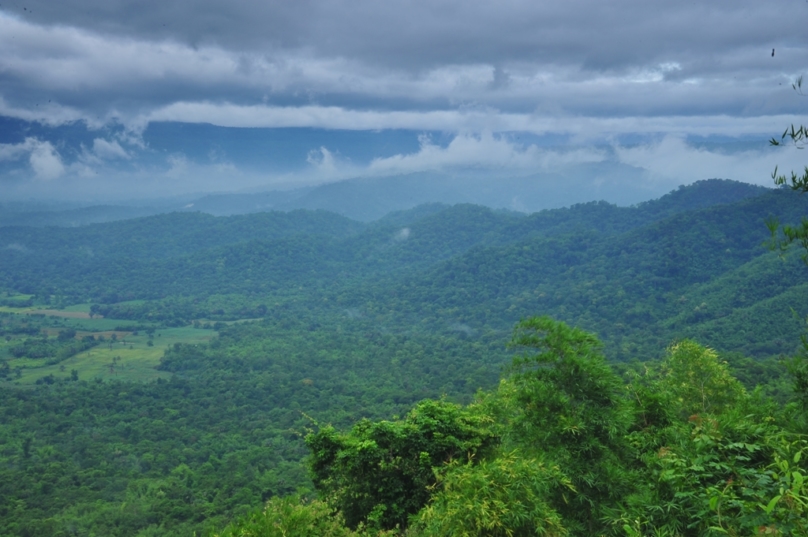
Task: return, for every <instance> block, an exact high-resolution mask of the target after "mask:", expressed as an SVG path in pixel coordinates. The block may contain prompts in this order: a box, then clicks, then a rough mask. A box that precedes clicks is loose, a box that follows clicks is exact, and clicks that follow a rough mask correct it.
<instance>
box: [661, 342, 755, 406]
mask: <svg viewBox="0 0 808 537" xmlns="http://www.w3.org/2000/svg"><path fill="white" fill-rule="evenodd" d="M661 376H662V380H661V382H660V383H659V388H660V390H662V391H664V392H667V393H669V394H670V395H671V396H672V397H671V399H672V401H673V402H674V403H675V404H676V405H677V407H678V408H679V409H680V414H681V415H682V416H683V417H686V416H692V415H696V414H701V413H710V414H720V413H722V412H724V411H725V410H727V409H730V408H734V407H735V406H736V405H737V404H738V403H739V402H740V400H741V399H742V398H743V397H745V396H746V392H745V390H744V388H743V386H742V385H741V383H740V382H738V380H737V379H736V378H735V377H733V376H732V375H731V374H730V372H729V368H728V366H727V363H726V362H721V361H719V359H718V353H716V352H715V351H714V350H713V349H709V348H706V347H703V346H701V345H699V344H698V343H695V342H693V341H690V340H684V341H680V342H678V343H674V344H673V345H671V346H670V347H668V352H667V356H666V357H665V360H664V361H663V362H662V371H661Z"/></svg>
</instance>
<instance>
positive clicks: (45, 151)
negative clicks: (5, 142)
mask: <svg viewBox="0 0 808 537" xmlns="http://www.w3.org/2000/svg"><path fill="white" fill-rule="evenodd" d="M28 161H29V162H30V163H31V168H33V170H34V175H35V176H36V178H37V179H42V180H45V181H50V180H52V179H56V178H57V177H59V176H61V175H62V174H64V173H65V167H64V165H63V164H62V157H60V156H59V153H58V152H57V151H56V148H54V147H53V145H51V143H50V142H41V143H39V145H37V146H36V147H35V148H34V149H33V150H32V151H31V156H30V157H28Z"/></svg>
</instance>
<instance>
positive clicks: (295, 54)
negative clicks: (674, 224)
mask: <svg viewBox="0 0 808 537" xmlns="http://www.w3.org/2000/svg"><path fill="white" fill-rule="evenodd" d="M211 1H212V0H211ZM346 1H347V0H337V1H325V0H306V1H301V2H297V3H295V4H294V5H292V6H288V5H285V4H284V5H283V6H281V4H277V3H274V2H269V3H266V4H262V5H261V6H256V5H254V4H253V3H246V2H241V1H238V2H231V3H228V4H226V5H223V4H221V3H208V2H207V0H203V1H202V3H201V4H195V8H194V9H193V10H189V9H188V5H187V4H185V3H180V2H179V0H175V1H168V2H166V3H165V4H164V3H157V2H154V3H152V4H149V2H148V1H147V2H146V5H144V6H143V8H142V9H140V10H139V12H137V13H134V12H131V11H129V10H127V8H125V7H117V8H116V7H110V6H109V5H107V4H103V6H102V4H101V3H100V2H99V1H98V0H66V1H65V2H60V3H58V5H54V4H53V2H47V1H45V0H31V2H30V4H31V5H30V8H29V10H28V11H26V12H24V13H19V14H18V15H12V14H11V13H12V12H13V11H15V10H16V8H15V7H13V6H11V7H9V6H6V7H5V8H4V9H3V10H0V65H3V71H2V74H0V80H2V81H3V84H2V87H3V90H2V92H0V114H4V115H7V116H9V117H18V118H21V119H26V120H28V121H40V122H47V123H48V124H59V123H60V122H62V123H64V122H70V121H76V120H77V119H82V120H84V121H87V122H88V124H91V125H93V126H96V127H97V126H99V125H106V124H110V123H114V122H122V123H124V124H126V125H131V124H133V123H136V122H138V121H139V122H140V123H141V127H142V126H143V122H146V123H147V122H148V121H160V120H161V119H163V120H167V118H172V117H174V118H187V117H189V116H190V117H192V118H193V117H196V118H197V119H190V120H191V121H201V120H202V118H203V116H213V117H217V116H221V115H222V114H226V113H227V112H237V113H238V112H240V114H238V115H237V117H236V118H234V119H233V120H232V122H234V123H235V122H241V123H249V122H250V120H249V117H245V116H244V114H249V113H250V112H253V111H255V112H259V118H257V119H256V120H254V122H255V123H261V124H263V125H265V124H267V123H273V122H274V123H283V124H291V125H294V126H305V125H309V124H312V123H317V122H318V121H321V122H322V121H323V119H324V118H322V117H321V116H323V115H334V114H335V113H336V112H338V111H345V112H349V113H350V114H349V115H353V116H362V115H363V114H370V115H371V116H372V115H373V114H377V115H380V116H384V117H386V118H387V119H388V120H389V121H388V122H391V121H394V120H395V114H401V115H402V117H399V118H398V119H397V121H398V123H408V124H410V127H407V128H414V129H421V130H424V129H430V128H432V127H430V126H429V125H428V124H429V123H431V124H434V123H438V122H440V118H441V116H443V115H447V114H448V115H451V114H453V113H454V114H459V115H462V116H465V117H466V118H468V117H470V116H475V117H477V118H478V119H479V120H480V121H482V123H483V124H482V125H478V126H477V127H476V129H477V131H478V132H479V131H481V130H483V129H488V130H491V131H500V130H502V129H501V128H500V127H499V125H498V124H499V123H514V122H515V121H514V118H515V117H516V118H521V122H522V123H530V124H535V123H541V122H552V120H553V119H556V120H559V121H563V120H566V121H567V122H576V121H577V119H578V118H583V119H584V123H586V119H587V118H595V119H607V118H650V119H651V120H652V121H655V120H656V119H657V118H662V119H663V120H664V119H666V118H676V117H702V116H704V117H720V116H732V117H736V118H755V117H758V116H771V115H784V116H789V117H791V118H792V119H793V118H794V115H795V114H798V113H800V112H801V108H800V103H799V99H794V98H793V95H791V93H789V92H790V89H789V87H788V83H789V82H790V80H792V79H793V78H794V77H795V76H797V75H798V74H799V73H800V72H801V71H802V70H803V67H804V66H803V58H804V57H805V52H806V51H808V39H806V38H805V37H803V32H802V28H801V26H800V24H799V22H798V21H799V20H800V17H799V16H798V15H797V14H795V13H794V11H797V12H803V11H804V10H805V9H806V7H805V6H794V5H792V4H790V3H789V2H787V1H786V0H772V2H769V3H760V2H752V1H751V0H739V1H738V2H732V3H722V4H715V3H713V4H710V7H709V8H708V7H705V6H704V5H701V4H692V5H691V4H687V5H684V4H682V3H681V2H674V1H663V2H658V3H656V4H655V5H654V9H650V8H649V7H648V6H647V5H645V4H644V3H643V2H641V1H640V0H619V1H616V2H610V3H609V5H608V6H604V5H602V4H598V3H597V2H594V0H575V1H572V2H567V3H564V4H561V5H558V6H549V5H544V4H542V3H530V2H523V1H519V0H510V1H505V2H504V3H500V4H498V5H497V6H496V8H494V7H493V6H491V5H490V3H487V2H482V1H471V2H462V3H460V2H459V0H441V1H438V2H404V1H403V0H401V1H391V2H384V3H383V5H377V3H375V2H366V1H362V2H358V3H357V2H351V3H350V5H347V4H345V2H346ZM202 5H204V6H206V7H205V8H204V9H203V8H201V7H200V6H202ZM438 6H440V7H438ZM200 10H201V11H200ZM140 11H142V13H141V12H140ZM32 12H33V14H32ZM57 13H58V16H57ZM90 14H92V15H90ZM177 14H180V16H176V15H177ZM213 14H219V16H217V17H215V18H210V17H214V15H213ZM212 21H215V24H214V23H213V22H212ZM281 21H283V22H281ZM363 21H372V23H370V22H367V23H365V22H363ZM606 21H607V22H608V24H606ZM211 24H213V26H211ZM790 29H791V30H790ZM772 47H777V49H778V51H779V52H778V55H777V57H776V58H774V59H773V58H771V57H770V54H769V52H770V50H771V48H772ZM781 84H782V85H781ZM260 103H263V104H264V106H263V107H261V106H259V104H260ZM469 110H474V111H477V112H476V113H473V114H469V113H468V111H469ZM480 110H482V111H486V113H484V114H480V113H479V111H480ZM533 115H536V117H537V118H538V121H536V120H535V119H534V120H531V118H532V117H533ZM272 118H274V120H273V119H272ZM365 119H366V121H365V124H367V123H374V121H372V118H365ZM542 120H544V121H542ZM419 121H420V122H421V124H415V125H413V123H416V122H419ZM443 122H444V123H446V122H447V121H443ZM226 123H227V120H226V119H224V118H219V119H218V120H217V121H216V122H215V124H226ZM375 123H379V121H376V122H375ZM346 124H347V122H341V125H342V126H341V127H339V128H350V127H346V126H345V125H346ZM362 124H363V123H360V125H362ZM327 128H332V127H327ZM355 128H362V127H355ZM368 128H385V127H368ZM453 128H454V127H453ZM465 128H470V126H469V125H467V126H466V127H465Z"/></svg>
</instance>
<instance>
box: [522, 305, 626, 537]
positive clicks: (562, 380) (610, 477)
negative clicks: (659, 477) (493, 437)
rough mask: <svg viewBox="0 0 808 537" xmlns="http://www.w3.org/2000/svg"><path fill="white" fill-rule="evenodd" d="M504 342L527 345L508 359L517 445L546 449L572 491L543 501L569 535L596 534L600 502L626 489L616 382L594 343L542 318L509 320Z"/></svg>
mask: <svg viewBox="0 0 808 537" xmlns="http://www.w3.org/2000/svg"><path fill="white" fill-rule="evenodd" d="M511 345H512V346H514V347H520V348H525V349H528V351H527V352H526V353H525V354H524V355H522V356H521V357H518V358H516V359H515V360H514V366H513V374H512V376H511V380H510V382H511V383H512V384H513V396H514V398H515V401H516V402H517V406H518V408H519V412H518V414H517V415H516V416H515V417H514V418H513V425H512V427H513V434H514V435H515V438H516V439H517V441H518V443H519V444H520V445H522V446H525V448H526V449H530V450H531V451H535V452H536V453H546V454H547V456H548V457H549V459H550V460H552V461H553V462H554V463H557V464H558V466H559V467H560V469H561V471H562V472H563V473H564V474H565V475H566V476H568V478H569V480H570V482H571V484H572V486H573V487H574V488H575V490H576V493H575V494H573V495H571V498H570V499H567V497H566V496H565V495H556V497H554V498H553V499H552V500H551V503H552V504H553V505H554V507H555V508H556V509H557V510H558V512H559V513H560V514H561V515H562V517H563V518H564V520H565V521H567V527H568V528H569V529H570V530H572V531H573V532H574V533H576V534H579V533H581V532H583V534H589V535H594V534H596V533H597V532H598V531H601V522H600V519H601V513H600V506H601V505H603V504H605V503H608V502H612V501H616V500H617V499H619V498H621V497H622V496H623V495H624V494H625V493H626V492H627V491H628V490H629V489H630V487H631V483H630V478H631V476H630V470H629V468H628V466H627V465H626V464H625V461H626V460H627V457H626V455H627V454H628V453H629V446H628V444H627V443H626V442H625V440H624V434H625V432H626V431H627V429H628V426H629V424H630V419H631V417H630V413H629V411H628V407H627V405H626V404H625V403H624V399H623V390H622V385H621V382H620V380H619V378H618V377H617V375H616V374H615V373H614V372H613V371H612V370H611V368H610V367H609V366H608V364H607V363H606V360H605V358H604V357H603V355H602V354H601V352H600V347H601V346H600V342H599V341H598V340H597V338H595V337H594V336H592V335H591V334H588V333H586V332H584V331H582V330H580V329H578V328H572V327H569V326H567V325H566V324H564V323H560V322H557V321H554V320H552V319H550V318H549V317H532V318H529V319H526V320H523V321H521V322H520V323H519V324H517V325H516V329H515V330H514V336H513V339H512V340H511Z"/></svg>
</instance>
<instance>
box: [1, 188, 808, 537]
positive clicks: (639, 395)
mask: <svg viewBox="0 0 808 537" xmlns="http://www.w3.org/2000/svg"><path fill="white" fill-rule="evenodd" d="M805 214H808V198H805V197H804V196H800V195H799V194H798V193H795V192H792V191H790V190H787V189H777V190H767V189H761V188H759V187H753V186H750V185H746V184H743V183H737V182H732V181H723V180H710V181H701V182H698V183H695V184H693V185H690V186H687V187H682V188H680V189H678V190H675V191H673V192H671V193H670V194H668V195H666V196H664V197H662V198H660V199H658V200H654V201H650V202H646V203H642V204H639V205H636V206H632V207H617V206H614V205H610V204H608V203H603V202H600V203H587V204H581V205H575V206H572V207H570V208H566V209H555V210H547V211H542V212H539V213H534V214H529V215H526V214H521V213H513V212H508V211H495V210H491V209H488V208H484V207H480V206H475V205H455V206H444V205H434V204H433V205H427V206H422V207H418V208H416V209H413V210H409V211H402V212H398V213H392V214H389V215H387V216H386V217H384V218H381V219H379V220H376V221H372V222H367V223H362V222H357V221H353V220H350V219H348V218H345V217H343V216H339V215H336V214H332V213H328V212H325V211H300V210H297V211H291V212H266V213H255V214H249V215H239V216H230V217H214V216H211V215H206V214H202V213H188V212H185V213H171V214H162V215H152V216H144V217H139V218H134V219H128V220H121V221H116V222H109V223H97V224H91V225H86V226H78V227H33V226H29V225H3V226H2V227H0V248H2V252H3V254H2V256H0V416H2V417H0V535H24V536H29V535H30V536H39V535H110V536H129V535H137V536H141V537H144V536H148V535H177V536H179V535H192V534H193V532H196V533H197V534H198V535H206V534H214V533H221V532H224V534H226V535H281V534H290V533H289V532H290V531H291V532H293V533H291V534H295V535H307V534H311V535H351V534H354V533H357V534H374V535H375V534H384V533H385V532H392V533H395V532H401V531H404V530H405V529H406V531H408V532H410V534H412V535H422V534H423V535H447V534H458V535H463V534H467V535H511V534H513V535H538V534H552V535H564V534H569V535H598V534H607V533H609V534H619V535H652V534H657V535H704V534H709V533H711V532H713V533H716V534H718V533H725V534H726V533H730V534H737V535H740V534H751V533H750V532H754V531H758V530H760V529H761V528H765V529H766V530H767V531H769V530H771V531H769V533H776V532H780V534H784V535H787V534H793V535H805V532H806V528H805V526H804V523H803V522H802V520H803V518H804V517H805V507H806V503H805V502H806V501H808V498H806V492H805V489H804V487H803V484H802V476H803V475H805V459H804V458H803V457H802V453H803V451H804V449H805V445H804V441H803V440H802V436H800V435H801V434H803V433H805V432H806V423H805V421H804V418H803V417H802V416H803V413H804V410H805V407H804V406H802V405H804V403H805V401H806V400H808V395H806V391H805V386H804V385H801V384H800V382H801V380H800V379H803V380H804V375H803V376H802V377H801V376H800V374H799V371H800V370H799V367H801V366H800V364H801V362H798V361H791V362H788V364H790V366H788V367H787V365H788V364H786V363H785V362H784V358H785V357H789V356H793V355H795V354H796V353H798V351H799V349H800V348H801V347H800V336H801V334H802V333H803V330H804V320H803V319H804V318H805V316H806V314H808V311H806V306H805V305H806V304H808V270H806V269H805V267H804V265H803V262H802V260H801V259H800V253H799V252H791V251H774V252H772V251H770V250H769V249H768V248H766V247H765V246H764V243H765V242H766V241H767V240H770V238H771V237H770V235H769V233H768V232H767V230H766V226H765V225H764V222H766V221H767V219H769V220H770V221H771V219H772V218H777V219H778V220H779V221H782V222H797V221H799V219H800V218H802V217H803V216H804V215H805ZM30 218H32V217H31V216H30V215H29V216H26V217H24V218H23V217H20V222H24V223H26V224H27V223H30ZM11 223H12V224H13V222H11ZM536 315H539V316H538V317H536ZM514 326H516V330H515V331H514ZM509 342H510V346H508V344H509ZM789 367H790V369H789ZM789 370H790V371H791V374H790V373H789ZM548 409H551V410H549V411H548ZM267 502H269V503H267ZM469 506H472V507H471V508H470V507H469ZM231 522H232V523H233V525H232V526H230V527H227V528H226V529H225V527H226V526H227V525H228V524H229V523H231ZM295 525H296V526H295ZM290 528H291V529H290ZM294 528H297V529H294ZM760 531H762V530H760ZM251 532H252V533H251ZM283 532H287V533H283ZM294 532H296V533H294ZM306 532H308V533H306ZM655 532H656V533H655ZM800 532H802V533H800Z"/></svg>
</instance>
